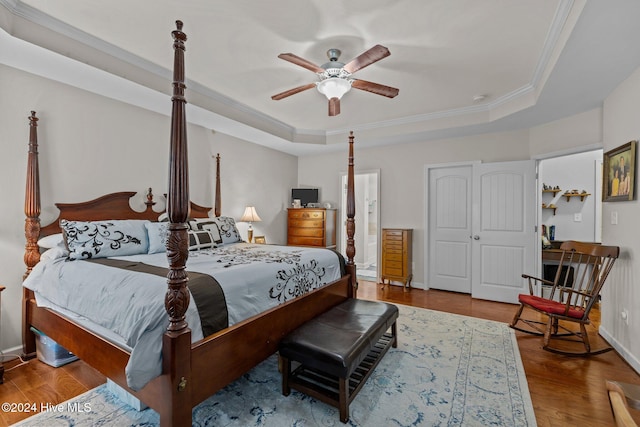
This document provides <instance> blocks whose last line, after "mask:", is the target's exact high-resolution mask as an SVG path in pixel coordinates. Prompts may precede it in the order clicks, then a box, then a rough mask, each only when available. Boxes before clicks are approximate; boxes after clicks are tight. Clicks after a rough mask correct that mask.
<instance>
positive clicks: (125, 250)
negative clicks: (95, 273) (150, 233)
mask: <svg viewBox="0 0 640 427" xmlns="http://www.w3.org/2000/svg"><path fill="white" fill-rule="evenodd" d="M147 222H148V221H145V220H112V221H67V220H64V219H63V220H60V228H62V232H63V236H64V241H65V244H66V246H67V249H68V250H69V259H88V258H105V257H110V256H126V255H136V254H144V253H147V251H148V248H149V242H148V240H147V230H146V228H145V223H147Z"/></svg>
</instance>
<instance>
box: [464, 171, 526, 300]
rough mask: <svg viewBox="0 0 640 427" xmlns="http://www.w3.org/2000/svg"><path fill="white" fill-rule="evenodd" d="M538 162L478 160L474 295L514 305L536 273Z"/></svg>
mask: <svg viewBox="0 0 640 427" xmlns="http://www.w3.org/2000/svg"><path fill="white" fill-rule="evenodd" d="M536 200H537V199H536V185H535V161H533V160H528V161H519V162H501V163H485V164H478V165H476V166H475V167H474V174H473V227H472V228H473V249H472V259H473V275H472V284H471V288H472V292H471V295H472V296H473V297H474V298H481V299H488V300H493V301H502V302H510V303H516V302H517V301H518V294H519V293H523V292H528V286H527V283H526V281H525V280H524V279H523V278H522V277H521V275H522V273H528V274H534V273H535V263H536V261H537V259H538V256H537V254H536V251H535V248H536V245H535V243H536V232H535V212H536Z"/></svg>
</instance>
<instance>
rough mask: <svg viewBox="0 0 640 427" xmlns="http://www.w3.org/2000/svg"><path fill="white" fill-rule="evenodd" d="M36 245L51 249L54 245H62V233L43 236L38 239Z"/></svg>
mask: <svg viewBox="0 0 640 427" xmlns="http://www.w3.org/2000/svg"><path fill="white" fill-rule="evenodd" d="M38 246H40V247H41V248H43V249H51V248H55V247H56V246H64V237H62V233H57V234H50V235H49V236H44V237H43V238H42V239H40V240H38Z"/></svg>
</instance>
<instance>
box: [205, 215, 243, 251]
mask: <svg viewBox="0 0 640 427" xmlns="http://www.w3.org/2000/svg"><path fill="white" fill-rule="evenodd" d="M212 219H213V221H215V223H216V224H217V225H218V231H219V232H220V237H221V238H222V243H224V244H227V243H236V242H241V241H242V238H241V237H240V233H239V232H238V229H237V228H236V222H235V221H234V219H233V218H231V217H229V216H220V217H217V218H212Z"/></svg>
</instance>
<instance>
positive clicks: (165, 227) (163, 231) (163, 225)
mask: <svg viewBox="0 0 640 427" xmlns="http://www.w3.org/2000/svg"><path fill="white" fill-rule="evenodd" d="M144 226H145V227H146V228H147V234H148V236H149V251H148V252H147V253H150V254H155V253H158V252H166V250H167V238H168V237H169V223H168V222H147V223H145V225H144Z"/></svg>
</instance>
